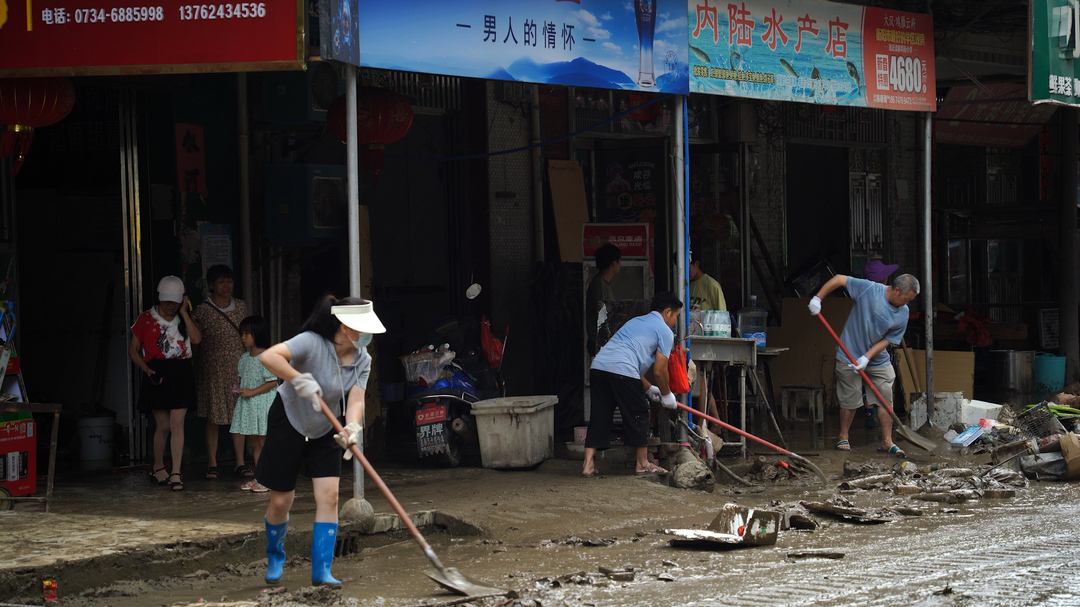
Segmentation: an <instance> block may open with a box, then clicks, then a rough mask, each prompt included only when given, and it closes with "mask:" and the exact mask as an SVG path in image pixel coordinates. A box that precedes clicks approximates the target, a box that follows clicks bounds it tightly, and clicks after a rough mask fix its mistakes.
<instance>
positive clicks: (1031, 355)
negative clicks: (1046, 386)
mask: <svg viewBox="0 0 1080 607" xmlns="http://www.w3.org/2000/svg"><path fill="white" fill-rule="evenodd" d="M990 362H991V365H992V367H993V373H994V375H993V387H994V391H995V392H998V393H1003V392H1019V393H1021V394H1031V393H1032V392H1034V391H1035V352H1033V351H1029V350H1024V351H1021V350H991V351H990ZM1061 375H1062V377H1064V376H1065V371H1064V369H1062V372H1061Z"/></svg>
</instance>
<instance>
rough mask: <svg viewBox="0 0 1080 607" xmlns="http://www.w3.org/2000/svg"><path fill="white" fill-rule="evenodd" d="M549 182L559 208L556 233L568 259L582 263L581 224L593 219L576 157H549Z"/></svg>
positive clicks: (565, 259)
mask: <svg viewBox="0 0 1080 607" xmlns="http://www.w3.org/2000/svg"><path fill="white" fill-rule="evenodd" d="M548 183H549V185H550V186H551V205H552V208H553V209H554V211H555V234H556V236H557V237H558V238H559V256H560V257H561V258H562V260H563V261H564V262H575V263H581V260H582V253H581V224H583V223H585V222H587V221H589V210H588V208H587V203H586V200H585V179H584V178H583V176H582V174H581V163H580V162H578V161H576V160H549V161H548Z"/></svg>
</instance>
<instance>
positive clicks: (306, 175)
mask: <svg viewBox="0 0 1080 607" xmlns="http://www.w3.org/2000/svg"><path fill="white" fill-rule="evenodd" d="M345 179H346V177H345V167H344V166H340V165H323V164H277V165H274V164H271V165H266V178H265V180H264V181H265V184H266V237H267V238H269V239H270V240H274V241H277V242H316V241H320V240H344V239H345V236H346V234H347V232H348V228H347V226H346V217H347V216H348V207H347V206H346V204H347V201H346V190H345Z"/></svg>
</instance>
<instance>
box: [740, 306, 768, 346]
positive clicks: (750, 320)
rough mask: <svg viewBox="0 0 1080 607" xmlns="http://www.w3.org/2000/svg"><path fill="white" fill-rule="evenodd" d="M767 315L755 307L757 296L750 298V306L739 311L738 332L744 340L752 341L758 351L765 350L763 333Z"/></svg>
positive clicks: (765, 327) (766, 325)
mask: <svg viewBox="0 0 1080 607" xmlns="http://www.w3.org/2000/svg"><path fill="white" fill-rule="evenodd" d="M768 320H769V313H768V312H766V311H765V310H764V309H762V308H759V307H757V296H756V295H751V296H750V305H748V306H746V307H745V308H743V309H741V310H739V331H740V334H741V335H742V337H743V338H744V339H753V340H754V341H755V342H756V343H757V349H758V351H759V352H760V351H762V350H764V349H765V331H766V329H767V327H768Z"/></svg>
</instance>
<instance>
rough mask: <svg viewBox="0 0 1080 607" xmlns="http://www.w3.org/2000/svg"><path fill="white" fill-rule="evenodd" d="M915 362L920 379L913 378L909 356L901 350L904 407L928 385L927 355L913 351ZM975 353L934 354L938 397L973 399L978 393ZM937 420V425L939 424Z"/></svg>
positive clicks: (938, 352)
mask: <svg viewBox="0 0 1080 607" xmlns="http://www.w3.org/2000/svg"><path fill="white" fill-rule="evenodd" d="M911 354H912V358H913V360H914V362H915V373H916V374H917V375H918V377H917V378H913V377H912V376H911V368H910V367H909V366H908V363H907V359H906V358H905V356H906V355H905V352H904V350H903V349H900V348H897V349H896V351H895V353H894V356H896V361H897V364H898V365H899V367H900V377H898V378H897V379H899V380H900V384H901V386H903V394H904V404H905V405H906V404H908V403H910V402H911V394H912V393H922V392H923V390H924V388H923V386H925V385H926V351H925V350H911ZM974 384H975V353H974V352H949V351H947V350H934V393H935V394H937V393H941V392H962V393H963V398H968V399H970V398H973V397H974V391H975V389H974V388H975V386H974ZM936 421H937V420H936V418H935V422H936Z"/></svg>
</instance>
